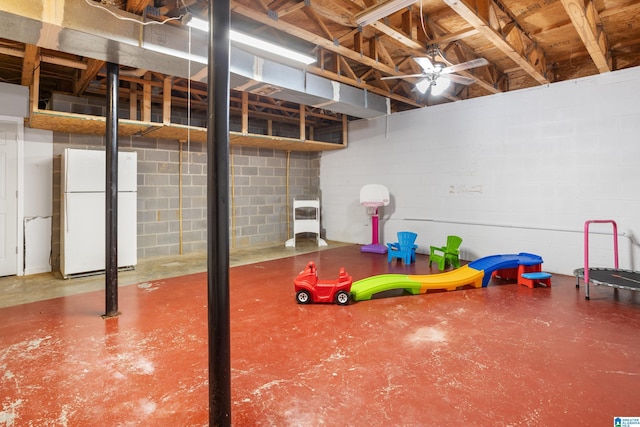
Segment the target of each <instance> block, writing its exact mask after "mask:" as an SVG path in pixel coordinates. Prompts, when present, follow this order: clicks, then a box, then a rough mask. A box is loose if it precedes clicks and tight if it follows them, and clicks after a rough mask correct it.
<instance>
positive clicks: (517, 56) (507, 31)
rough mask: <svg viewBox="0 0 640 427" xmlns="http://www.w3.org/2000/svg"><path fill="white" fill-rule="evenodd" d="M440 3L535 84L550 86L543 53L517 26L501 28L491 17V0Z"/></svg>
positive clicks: (492, 5) (492, 11) (494, 11)
mask: <svg viewBox="0 0 640 427" xmlns="http://www.w3.org/2000/svg"><path fill="white" fill-rule="evenodd" d="M443 1H444V2H445V3H446V4H447V5H448V6H449V7H450V8H451V9H453V10H454V11H455V12H456V13H457V14H458V15H460V16H461V17H462V18H463V19H464V20H466V21H467V22H468V23H469V25H471V26H472V27H474V28H475V29H477V30H478V32H479V34H481V35H482V36H483V37H485V38H486V39H487V40H489V41H490V42H491V43H493V44H494V45H495V46H496V47H497V48H498V49H500V50H501V51H502V52H503V53H504V54H505V55H507V56H508V57H509V58H511V59H512V60H513V61H514V62H515V63H516V64H518V66H519V67H520V68H522V69H523V70H524V71H526V72H527V73H528V74H529V75H530V76H531V77H533V78H534V79H535V80H536V81H537V82H538V83H540V84H546V83H549V80H548V79H547V76H546V72H547V70H546V68H547V64H546V59H545V55H544V51H543V50H542V49H540V48H539V47H537V46H536V44H535V43H534V42H533V41H532V40H531V38H530V37H529V36H528V35H527V34H525V33H524V31H522V30H521V29H520V28H519V27H518V26H517V25H504V24H501V23H500V21H499V20H497V19H495V18H491V16H492V15H497V11H496V10H495V7H496V6H495V5H494V4H493V3H492V2H491V0H477V1H476V2H475V3H476V4H475V6H471V5H470V4H468V0H443ZM490 21H491V22H492V23H493V24H494V25H502V27H501V29H502V31H497V30H496V29H494V28H492V27H491V26H490V25H489V23H490Z"/></svg>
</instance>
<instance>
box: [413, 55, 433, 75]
mask: <svg viewBox="0 0 640 427" xmlns="http://www.w3.org/2000/svg"><path fill="white" fill-rule="evenodd" d="M413 59H414V60H415V61H416V62H417V63H418V65H419V66H420V67H422V69H423V70H424V71H425V72H427V73H430V72H432V71H433V70H434V67H433V63H432V62H431V59H429V58H427V57H426V56H418V57H416V58H413Z"/></svg>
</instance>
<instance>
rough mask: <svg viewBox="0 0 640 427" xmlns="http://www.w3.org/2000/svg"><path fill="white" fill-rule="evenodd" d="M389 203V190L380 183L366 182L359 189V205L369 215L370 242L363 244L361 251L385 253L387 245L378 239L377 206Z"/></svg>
mask: <svg viewBox="0 0 640 427" xmlns="http://www.w3.org/2000/svg"><path fill="white" fill-rule="evenodd" d="M388 204H389V190H387V187H385V186H384V185H380V184H367V185H365V186H364V187H362V188H361V189H360V205H361V206H364V207H366V208H367V213H368V214H369V215H371V244H369V245H364V246H363V247H362V248H361V252H373V253H376V254H386V253H387V247H386V246H385V245H381V244H380V242H379V241H378V227H379V225H378V220H379V217H378V208H379V207H381V206H387V205H388Z"/></svg>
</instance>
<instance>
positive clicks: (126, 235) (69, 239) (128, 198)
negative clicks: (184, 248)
mask: <svg viewBox="0 0 640 427" xmlns="http://www.w3.org/2000/svg"><path fill="white" fill-rule="evenodd" d="M61 172H62V173H61V188H62V206H61V215H60V217H61V224H60V272H61V273H62V276H63V277H64V278H68V277H70V276H78V275H86V274H90V273H100V272H104V270H105V268H106V267H105V264H106V258H105V256H106V255H105V235H106V230H105V217H106V210H105V203H106V202H105V198H106V195H105V182H106V153H105V152H104V151H97V150H78V149H71V148H67V149H65V150H64V153H63V155H62V169H61ZM137 251H138V245H137V153H135V152H120V153H118V267H119V268H125V267H130V268H133V267H134V266H135V265H136V264H137V262H138V256H137Z"/></svg>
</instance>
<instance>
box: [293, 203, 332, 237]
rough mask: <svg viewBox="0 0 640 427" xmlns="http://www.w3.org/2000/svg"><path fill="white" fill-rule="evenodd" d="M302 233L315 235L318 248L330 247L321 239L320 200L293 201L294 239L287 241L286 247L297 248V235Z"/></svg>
mask: <svg viewBox="0 0 640 427" xmlns="http://www.w3.org/2000/svg"><path fill="white" fill-rule="evenodd" d="M300 233H313V234H315V235H316V236H317V237H316V240H317V242H318V246H328V245H327V242H325V241H324V239H321V238H320V200H319V199H314V200H296V199H294V200H293V237H292V238H291V239H289V240H287V241H286V243H285V244H284V245H285V246H286V247H294V248H295V246H296V235H297V234H300Z"/></svg>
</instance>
